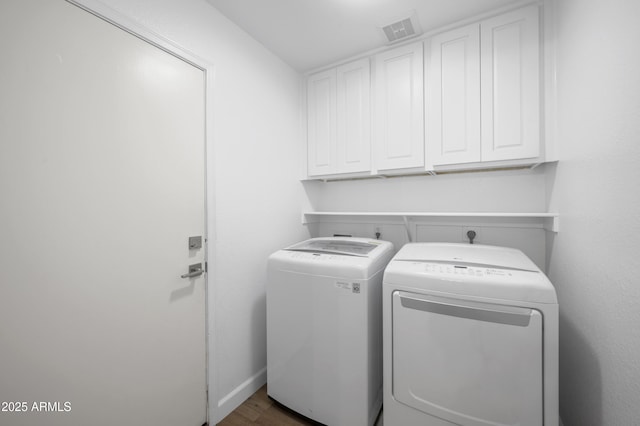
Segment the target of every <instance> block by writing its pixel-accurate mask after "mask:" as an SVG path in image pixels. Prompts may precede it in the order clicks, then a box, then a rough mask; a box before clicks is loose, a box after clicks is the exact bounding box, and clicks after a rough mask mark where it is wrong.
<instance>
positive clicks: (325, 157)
mask: <svg viewBox="0 0 640 426" xmlns="http://www.w3.org/2000/svg"><path fill="white" fill-rule="evenodd" d="M307 127H308V129H307V132H308V139H307V143H308V145H307V146H308V174H309V176H317V175H325V174H331V173H335V171H336V70H335V69H333V70H329V71H327V72H323V73H319V74H314V75H312V76H310V77H309V79H308V80H307Z"/></svg>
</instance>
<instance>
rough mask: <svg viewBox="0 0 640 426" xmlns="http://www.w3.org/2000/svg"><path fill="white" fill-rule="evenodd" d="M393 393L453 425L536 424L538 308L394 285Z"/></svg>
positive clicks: (538, 406) (538, 402)
mask: <svg viewBox="0 0 640 426" xmlns="http://www.w3.org/2000/svg"><path fill="white" fill-rule="evenodd" d="M392 303H393V304H392V318H393V319H392V321H393V324H392V327H393V331H392V333H393V343H392V344H393V353H392V356H393V361H392V363H393V376H392V377H393V384H392V389H393V396H394V398H395V399H396V400H398V401H399V402H401V403H403V404H406V405H408V406H410V407H413V408H415V409H417V410H420V411H422V412H424V413H428V414H431V415H433V416H435V417H439V418H441V419H444V420H447V421H450V422H452V423H455V424H457V425H465V426H486V425H494V426H497V425H519V426H534V425H535V426H540V425H542V417H543V406H542V392H543V391H542V377H543V375H542V368H543V366H542V350H543V348H542V315H541V313H540V312H539V311H536V310H533V309H528V308H519V307H511V306H503V305H495V304H485V303H475V302H471V301H465V300H459V299H453V298H451V299H450V298H442V297H434V296H428V295H424V294H416V293H408V292H402V291H395V292H394V293H393V302H392Z"/></svg>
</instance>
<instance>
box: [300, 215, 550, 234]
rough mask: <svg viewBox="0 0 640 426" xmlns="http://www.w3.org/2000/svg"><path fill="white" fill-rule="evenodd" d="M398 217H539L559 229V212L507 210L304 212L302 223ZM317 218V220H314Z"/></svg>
mask: <svg viewBox="0 0 640 426" xmlns="http://www.w3.org/2000/svg"><path fill="white" fill-rule="evenodd" d="M345 216H349V217H398V218H402V220H403V221H404V223H405V226H407V228H408V227H409V219H410V218H430V217H431V218H478V219H482V218H497V219H499V218H506V219H515V220H518V219H522V220H531V219H539V220H540V222H541V224H542V226H543V227H544V228H545V229H546V230H547V231H551V232H558V231H559V227H560V225H559V220H560V217H559V215H558V213H505V212H303V213H302V223H303V224H307V223H313V222H317V221H318V220H317V219H318V218H321V217H345ZM314 219H315V220H314Z"/></svg>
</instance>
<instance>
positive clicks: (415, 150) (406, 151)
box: [375, 43, 424, 170]
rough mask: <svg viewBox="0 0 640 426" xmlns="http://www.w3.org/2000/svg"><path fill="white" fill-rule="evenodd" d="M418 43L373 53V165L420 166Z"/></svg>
mask: <svg viewBox="0 0 640 426" xmlns="http://www.w3.org/2000/svg"><path fill="white" fill-rule="evenodd" d="M423 78H424V77H423V51H422V44H421V43H418V44H413V45H409V46H402V47H400V48H397V49H394V50H391V51H388V52H384V53H381V54H379V55H377V56H376V120H375V126H376V127H375V129H376V133H375V138H376V139H375V140H376V167H377V168H378V169H382V170H384V169H401V168H412V167H423V166H424V116H423V113H424V106H423V99H424V93H423Z"/></svg>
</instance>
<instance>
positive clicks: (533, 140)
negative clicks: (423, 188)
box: [307, 4, 553, 178]
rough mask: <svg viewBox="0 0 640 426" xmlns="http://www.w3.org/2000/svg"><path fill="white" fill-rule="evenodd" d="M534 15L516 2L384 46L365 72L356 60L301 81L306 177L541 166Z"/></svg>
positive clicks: (544, 148)
mask: <svg viewBox="0 0 640 426" xmlns="http://www.w3.org/2000/svg"><path fill="white" fill-rule="evenodd" d="M539 13H540V9H539V6H538V5H537V4H534V5H529V6H525V7H523V8H520V9H515V10H512V11H509V12H506V13H503V14H500V15H496V16H493V17H491V18H487V19H484V20H481V21H480V20H479V21H477V22H475V23H472V24H468V23H467V24H466V25H464V26H461V27H458V28H455V29H453V30H450V31H445V32H442V33H438V34H435V35H433V36H432V37H430V38H429V39H428V40H427V42H426V43H425V46H423V43H422V42H415V43H411V44H407V45H402V46H399V47H395V48H391V49H389V50H386V51H384V52H381V53H379V54H377V55H375V57H374V58H373V59H374V61H375V62H374V63H373V66H371V63H370V58H365V59H361V60H357V61H354V62H351V63H348V64H345V65H341V66H338V67H335V68H332V69H330V70H326V71H322V72H319V73H316V74H312V75H310V76H309V77H308V79H307V98H308V99H307V100H308V107H307V111H308V115H307V118H308V127H307V128H308V140H307V143H308V150H307V165H308V167H307V170H308V176H309V177H311V178H325V177H334V178H335V177H336V176H338V177H339V178H342V177H349V176H354V174H355V176H364V175H371V174H373V175H389V174H410V173H418V172H424V171H435V172H436V173H438V172H445V171H455V170H470V169H479V168H501V167H514V166H523V165H531V164H537V163H540V162H543V161H545V156H546V155H548V152H549V142H548V141H546V142H545V141H543V140H541V135H542V134H543V129H541V119H540V114H541V111H542V104H541V94H540V92H541V87H542V82H541V76H542V74H541V72H542V71H541V69H540V65H541V59H540V56H541V54H542V50H541V47H540V44H541V40H540V31H541V29H540V27H539V25H540V22H539V20H540V18H539ZM467 22H468V21H467ZM425 55H426V57H427V59H428V60H427V62H426V68H425V62H424V57H425ZM545 67H546V68H545V70H546V72H548V70H549V69H550V68H549V67H553V60H552V59H551V60H550V61H549V62H547V63H546V64H545ZM425 71H426V72H425ZM372 79H373V81H372ZM425 88H426V93H425ZM547 102H548V99H547ZM425 135H426V138H425ZM545 143H546V144H547V145H545ZM551 148H553V147H551ZM342 175H347V176H342Z"/></svg>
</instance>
